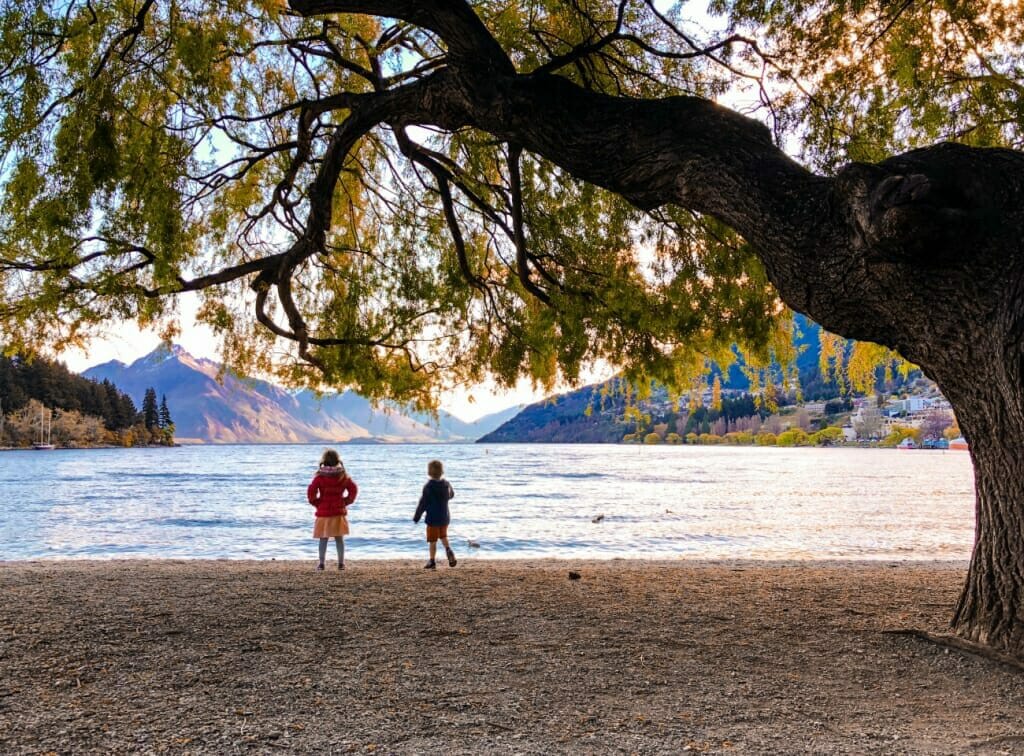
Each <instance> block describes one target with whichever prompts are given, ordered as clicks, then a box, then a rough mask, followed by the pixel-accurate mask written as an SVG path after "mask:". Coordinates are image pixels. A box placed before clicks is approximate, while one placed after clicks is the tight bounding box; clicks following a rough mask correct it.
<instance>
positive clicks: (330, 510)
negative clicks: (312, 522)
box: [306, 468, 359, 517]
mask: <svg viewBox="0 0 1024 756" xmlns="http://www.w3.org/2000/svg"><path fill="white" fill-rule="evenodd" d="M358 493H359V489H358V488H357V487H356V482H355V481H354V480H352V478H350V477H348V476H347V475H341V474H339V473H337V472H328V471H327V469H326V468H321V470H320V472H318V473H317V475H316V477H315V478H313V482H312V483H310V484H309V488H308V489H306V498H307V499H309V503H310V504H312V505H313V506H314V507H316V516H317V517H337V516H338V515H344V514H347V513H348V507H349V506H350V505H351V504H352V502H353V501H355V500H356V494H358Z"/></svg>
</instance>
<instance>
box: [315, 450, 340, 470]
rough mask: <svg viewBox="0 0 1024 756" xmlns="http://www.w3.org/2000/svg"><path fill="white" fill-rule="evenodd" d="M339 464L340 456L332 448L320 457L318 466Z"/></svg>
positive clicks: (335, 465)
mask: <svg viewBox="0 0 1024 756" xmlns="http://www.w3.org/2000/svg"><path fill="white" fill-rule="evenodd" d="M340 464H341V457H339V456H338V452H336V451H334V449H328V450H327V451H325V452H324V455H323V456H322V457H320V467H337V466H338V465H340Z"/></svg>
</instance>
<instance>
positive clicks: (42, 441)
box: [32, 409, 57, 451]
mask: <svg viewBox="0 0 1024 756" xmlns="http://www.w3.org/2000/svg"><path fill="white" fill-rule="evenodd" d="M45 413H46V410H45V409H40V410H39V440H38V441H33V442H32V448H33V449H35V450H36V451H50V450H51V449H56V448H57V447H56V446H54V445H53V444H52V443H50V431H51V430H52V426H53V413H52V412H51V413H50V414H49V415H46V414H45ZM44 419H45V423H44ZM44 431H45V434H44Z"/></svg>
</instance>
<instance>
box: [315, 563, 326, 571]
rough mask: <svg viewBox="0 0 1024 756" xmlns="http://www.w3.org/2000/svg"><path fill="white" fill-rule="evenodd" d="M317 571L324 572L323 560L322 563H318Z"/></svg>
mask: <svg viewBox="0 0 1024 756" xmlns="http://www.w3.org/2000/svg"><path fill="white" fill-rule="evenodd" d="M316 571H317V572H323V571H324V563H323V562H321V563H320V564H318V565H317V566H316Z"/></svg>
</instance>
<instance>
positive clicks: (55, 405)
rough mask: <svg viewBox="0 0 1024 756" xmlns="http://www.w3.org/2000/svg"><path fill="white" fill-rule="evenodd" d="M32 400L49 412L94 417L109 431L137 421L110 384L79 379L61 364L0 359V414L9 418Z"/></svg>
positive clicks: (127, 401) (122, 395)
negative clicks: (1, 412)
mask: <svg viewBox="0 0 1024 756" xmlns="http://www.w3.org/2000/svg"><path fill="white" fill-rule="evenodd" d="M33 399H35V400H36V401H37V402H39V403H40V404H42V405H43V406H44V407H48V408H50V409H54V410H61V411H70V412H80V413H81V414H83V415H89V416H91V417H98V418H100V419H101V420H102V421H103V426H104V427H105V428H106V429H107V430H111V431H119V430H124V429H126V428H130V427H132V426H133V425H135V424H136V423H138V421H139V411H138V409H137V408H136V407H135V402H133V401H132V398H131V397H130V396H128V395H127V394H125V393H124V392H122V391H120V390H119V389H118V388H117V386H115V385H114V384H113V383H111V382H110V381H107V380H104V381H102V382H99V383H97V382H96V381H91V380H89V379H88V378H83V377H82V376H80V375H76V374H75V373H72V372H71V371H70V370H68V369H67V367H65V366H64V364H63V363H61V362H51V361H49V360H44V359H35V360H32V361H28V360H23V359H21V358H20V357H2V356H0V401H2V402H3V411H4V412H5V413H6V414H8V415H10V414H12V413H14V412H16V411H18V410H20V409H23V408H24V407H26V406H27V405H28V403H29V402H30V401H31V400H33Z"/></svg>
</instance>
